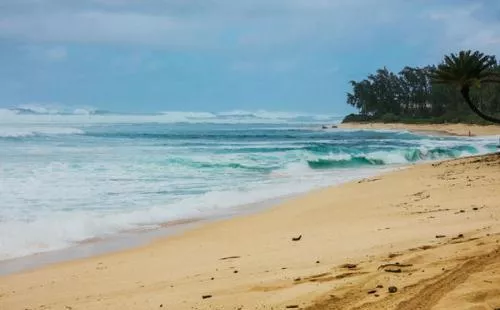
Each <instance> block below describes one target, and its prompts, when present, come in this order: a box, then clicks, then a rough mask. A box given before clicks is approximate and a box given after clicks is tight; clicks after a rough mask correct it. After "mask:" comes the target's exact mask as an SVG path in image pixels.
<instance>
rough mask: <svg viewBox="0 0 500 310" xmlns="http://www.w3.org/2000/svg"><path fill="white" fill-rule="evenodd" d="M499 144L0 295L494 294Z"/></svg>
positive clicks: (363, 305)
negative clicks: (492, 150) (496, 147)
mask: <svg viewBox="0 0 500 310" xmlns="http://www.w3.org/2000/svg"><path fill="white" fill-rule="evenodd" d="M499 219H500V155H498V154H496V155H485V156H476V157H470V158H464V159H458V160H451V161H444V162H440V163H434V164H423V165H415V166H412V167H410V168H408V169H404V170H400V171H396V172H390V173H386V174H383V175H381V176H378V177H374V178H369V179H364V180H361V181H357V182H351V183H348V184H344V185H340V186H336V187H331V188H327V189H322V190H318V191H313V192H311V193H309V194H306V195H304V196H301V197H299V198H294V199H291V200H289V201H285V202H283V203H281V204H279V205H278V206H276V207H273V208H270V209H267V210H263V211H261V212H259V213H256V214H251V215H245V216H240V217H236V218H231V219H226V220H220V221H216V222H213V223H208V224H206V225H202V226H199V227H195V228H193V229H191V230H188V231H186V232H184V233H182V234H179V235H175V236H172V237H169V238H164V239H160V240H157V241H155V242H152V243H151V244H148V245H145V246H141V247H137V248H134V249H131V250H126V251H120V252H115V253H110V254H105V255H100V256H95V257H90V258H85V259H79V260H73V261H69V262H64V263H58V264H54V265H50V266H46V267H43V268H40V269H36V270H32V271H27V272H23V273H18V274H13V275H8V276H3V277H0V309H9V310H10V309H287V308H288V309H495V308H500V252H499V249H500V244H499V242H500V222H499Z"/></svg>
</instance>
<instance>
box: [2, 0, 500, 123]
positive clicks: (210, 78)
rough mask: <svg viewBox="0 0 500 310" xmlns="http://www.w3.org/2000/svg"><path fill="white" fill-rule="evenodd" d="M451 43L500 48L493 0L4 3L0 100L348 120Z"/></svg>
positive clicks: (499, 18)
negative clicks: (382, 70)
mask: <svg viewBox="0 0 500 310" xmlns="http://www.w3.org/2000/svg"><path fill="white" fill-rule="evenodd" d="M459 49H478V50H481V51H483V52H485V53H489V54H497V55H498V54H500V1H497V0H491V1H488V0H482V1H481V0H474V1H472V0H471V1H465V0H412V1H402V0H252V1H250V0H147V1H146V0H0V107H12V106H17V105H21V104H32V103H37V104H48V105H54V104H57V105H63V106H72V107H94V108H101V109H107V110H113V111H126V112H132V111H134V112H153V111H166V110H178V111H215V112H217V111H225V110H226V111H227V110H235V109H239V110H258V109H266V110H270V111H301V112H319V113H329V114H335V113H337V114H344V113H347V112H350V111H351V110H350V109H349V108H348V107H347V105H346V104H345V93H346V91H349V85H348V81H349V80H352V79H362V78H364V77H365V76H366V75H367V74H368V73H370V72H373V71H374V70H376V69H377V68H379V67H382V66H387V67H388V68H389V69H391V70H395V71H398V70H399V69H401V68H402V67H403V66H405V65H411V66H415V65H426V64H434V63H438V62H439V61H440V60H441V57H442V55H443V54H444V53H449V52H455V51H458V50H459Z"/></svg>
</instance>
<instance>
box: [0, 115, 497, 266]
mask: <svg viewBox="0 0 500 310" xmlns="http://www.w3.org/2000/svg"><path fill="white" fill-rule="evenodd" d="M339 121H340V118H339V117H336V116H327V115H312V114H303V113H284V112H279V113H278V112H268V111H255V112H248V111H230V112H222V113H220V112H219V113H211V112H162V113H154V114H116V113H110V112H105V111H92V110H91V111H89V110H83V109H78V110H74V111H69V112H68V111H65V112H61V111H53V110H50V111H49V110H34V109H27V108H22V109H20V108H17V109H0V260H6V259H11V258H16V257H21V256H26V255H30V254H34V253H41V252H47V251H52V250H57V249H63V248H67V247H70V246H73V245H75V244H78V243H80V242H82V241H86V240H90V239H93V238H106V237H109V236H114V235H116V234H119V233H120V232H123V231H128V230H131V229H132V230H140V229H151V228H154V227H158V226H159V225H161V224H163V223H167V222H170V221H175V220H182V219H191V218H204V217H208V216H212V215H216V214H224V213H225V212H229V210H231V212H234V210H238V208H242V207H243V206H248V205H249V204H253V203H259V202H262V201H266V200H269V199H275V198H279V197H284V196H288V195H295V194H299V193H304V192H307V191H310V190H313V189H317V188H321V187H326V186H330V185H334V184H339V183H342V182H346V181H350V180H355V179H360V178H363V177H368V176H372V175H376V174H379V173H381V172H382V171H386V170H391V169H395V168H398V167H402V166H405V165H408V164H412V163H417V162H423V161H430V160H437V159H446V158H456V157H460V156H466V155H473V154H484V153H488V152H493V151H495V149H496V138H495V137H491V138H488V137H481V138H474V137H445V136H426V135H417V134H412V133H409V132H398V131H363V130H341V129H328V130H321V129H320V128H321V124H334V123H337V122H339Z"/></svg>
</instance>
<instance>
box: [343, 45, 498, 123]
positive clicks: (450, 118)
mask: <svg viewBox="0 0 500 310" xmlns="http://www.w3.org/2000/svg"><path fill="white" fill-rule="evenodd" d="M498 76H500V63H499V62H497V61H496V59H495V57H494V56H485V55H484V54H482V53H480V52H474V53H472V52H471V51H462V52H460V53H459V54H456V55H455V54H451V55H450V56H446V57H445V60H444V61H443V63H442V64H440V65H439V66H437V67H436V66H426V67H405V68H403V69H402V70H401V71H400V72H398V73H394V72H391V71H390V70H388V69H387V68H385V67H384V68H381V69H378V70H377V71H376V72H375V73H373V74H370V75H368V76H367V77H366V78H365V79H363V80H361V81H350V82H349V83H350V85H351V87H352V91H351V92H349V93H347V103H348V104H349V105H351V106H353V107H355V108H356V109H358V111H359V114H351V115H348V116H347V117H346V118H345V119H344V121H345V122H349V121H383V122H410V123H411V122H413V123H418V122H430V123H445V122H467V123H487V120H489V121H495V117H499V118H500V83H498V80H494V79H493V78H492V77H498ZM464 90H466V91H467V93H466V94H465V93H464ZM472 102H473V103H474V104H472ZM468 104H469V106H468ZM471 105H472V106H471ZM478 111H479V112H478ZM482 113H483V114H484V115H482ZM485 115H486V116H485ZM488 117H489V118H488Z"/></svg>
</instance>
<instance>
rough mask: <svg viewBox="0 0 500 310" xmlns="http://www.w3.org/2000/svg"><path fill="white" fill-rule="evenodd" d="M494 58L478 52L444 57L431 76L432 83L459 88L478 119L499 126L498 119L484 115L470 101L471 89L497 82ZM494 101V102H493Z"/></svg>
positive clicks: (499, 121) (465, 52) (499, 119)
mask: <svg viewBox="0 0 500 310" xmlns="http://www.w3.org/2000/svg"><path fill="white" fill-rule="evenodd" d="M496 66H497V63H496V60H495V57H494V56H489V55H485V54H483V53H481V52H479V51H475V52H472V51H461V52H459V53H458V55H456V54H451V55H446V56H445V57H444V61H443V63H441V64H440V65H439V66H438V68H437V69H436V71H435V72H434V74H433V81H434V82H435V83H441V84H452V85H456V86H458V87H459V88H460V93H461V94H462V97H463V98H464V99H465V102H467V104H468V105H469V107H470V108H471V110H472V111H474V113H476V114H477V115H479V117H481V118H483V119H485V120H487V121H489V122H494V123H498V124H500V118H496V117H494V116H491V115H488V114H485V113H483V112H482V111H481V109H479V107H478V106H477V105H475V104H474V103H473V102H472V100H471V95H470V93H471V89H472V88H474V87H480V86H481V84H484V83H491V82H499V79H498V76H499V75H498V72H496V71H495V68H496ZM495 101H496V100H495Z"/></svg>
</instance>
